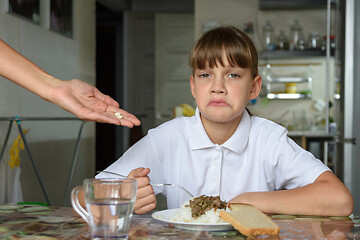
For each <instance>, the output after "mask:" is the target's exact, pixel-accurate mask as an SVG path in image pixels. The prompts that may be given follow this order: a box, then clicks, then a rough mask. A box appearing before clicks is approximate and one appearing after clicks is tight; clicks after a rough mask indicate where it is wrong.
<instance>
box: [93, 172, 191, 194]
mask: <svg viewBox="0 0 360 240" xmlns="http://www.w3.org/2000/svg"><path fill="white" fill-rule="evenodd" d="M102 172H103V173H109V174H114V175H116V176H119V177H123V178H131V177H128V176H125V175H122V174H119V173H116V172H110V171H106V170H104V171H96V173H102ZM150 185H151V186H154V187H163V186H171V187H177V188H180V189H182V190H183V191H184V192H186V193H187V194H188V195H190V197H192V198H193V197H194V195H192V194H191V193H190V192H189V191H188V190H186V188H184V187H182V186H180V185H177V184H173V183H150Z"/></svg>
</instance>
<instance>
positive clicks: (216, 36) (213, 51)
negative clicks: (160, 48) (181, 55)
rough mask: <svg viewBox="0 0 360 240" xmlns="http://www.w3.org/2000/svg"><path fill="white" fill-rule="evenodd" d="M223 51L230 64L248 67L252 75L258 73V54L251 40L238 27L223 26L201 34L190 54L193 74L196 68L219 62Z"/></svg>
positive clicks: (211, 65)
mask: <svg viewBox="0 0 360 240" xmlns="http://www.w3.org/2000/svg"><path fill="white" fill-rule="evenodd" d="M224 51H225V54H226V57H227V60H228V61H229V63H230V65H231V66H238V67H241V68H250V70H251V74H252V76H253V77H256V76H257V75H258V54H257V50H256V47H255V45H254V43H253V42H252V40H251V39H250V38H249V37H248V36H247V35H246V34H245V33H243V32H242V31H240V30H239V29H237V28H235V27H232V26H223V27H218V28H215V29H212V30H210V31H208V32H206V33H204V34H203V35H202V37H201V38H200V39H199V40H198V41H197V43H196V45H195V46H194V48H193V50H192V52H191V54H190V67H191V68H192V69H193V74H194V71H195V70H196V69H205V68H206V66H207V65H208V66H209V67H210V68H213V67H215V66H217V64H218V63H220V64H221V65H222V66H224V64H223V61H222V59H221V57H222V54H223V52H224Z"/></svg>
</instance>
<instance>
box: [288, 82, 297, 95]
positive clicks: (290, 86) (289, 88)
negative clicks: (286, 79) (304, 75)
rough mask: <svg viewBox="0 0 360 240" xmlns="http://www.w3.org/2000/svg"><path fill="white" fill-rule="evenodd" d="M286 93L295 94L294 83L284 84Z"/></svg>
mask: <svg viewBox="0 0 360 240" xmlns="http://www.w3.org/2000/svg"><path fill="white" fill-rule="evenodd" d="M285 92H286V93H297V88H296V83H287V84H285Z"/></svg>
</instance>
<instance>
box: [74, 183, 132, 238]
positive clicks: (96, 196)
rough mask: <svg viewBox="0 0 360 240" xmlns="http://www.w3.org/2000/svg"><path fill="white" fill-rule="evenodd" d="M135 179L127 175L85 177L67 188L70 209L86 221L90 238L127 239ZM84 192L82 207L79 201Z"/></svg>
mask: <svg viewBox="0 0 360 240" xmlns="http://www.w3.org/2000/svg"><path fill="white" fill-rule="evenodd" d="M136 190H137V182H136V180H134V179H130V178H114V179H113V178H105V179H94V178H92V179H85V180H84V182H83V185H82V186H77V187H75V188H74V189H73V190H72V192H71V204H72V206H73V208H74V210H75V211H76V212H77V213H78V214H79V215H80V216H81V217H82V218H83V219H84V220H85V221H86V222H87V223H88V225H89V227H90V230H91V238H92V239H102V240H104V239H128V234H129V228H130V222H131V217H132V215H133V210H134V203H135V200H136ZM79 191H83V192H84V195H85V205H86V210H85V209H84V208H83V207H82V206H81V205H80V203H79V198H78V195H79Z"/></svg>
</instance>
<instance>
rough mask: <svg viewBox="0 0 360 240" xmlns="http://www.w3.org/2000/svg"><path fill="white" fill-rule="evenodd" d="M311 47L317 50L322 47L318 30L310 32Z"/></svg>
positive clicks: (309, 43) (309, 41) (309, 42)
mask: <svg viewBox="0 0 360 240" xmlns="http://www.w3.org/2000/svg"><path fill="white" fill-rule="evenodd" d="M308 46H309V49H313V50H317V49H320V35H319V33H317V32H312V33H310V34H309V40H308Z"/></svg>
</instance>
